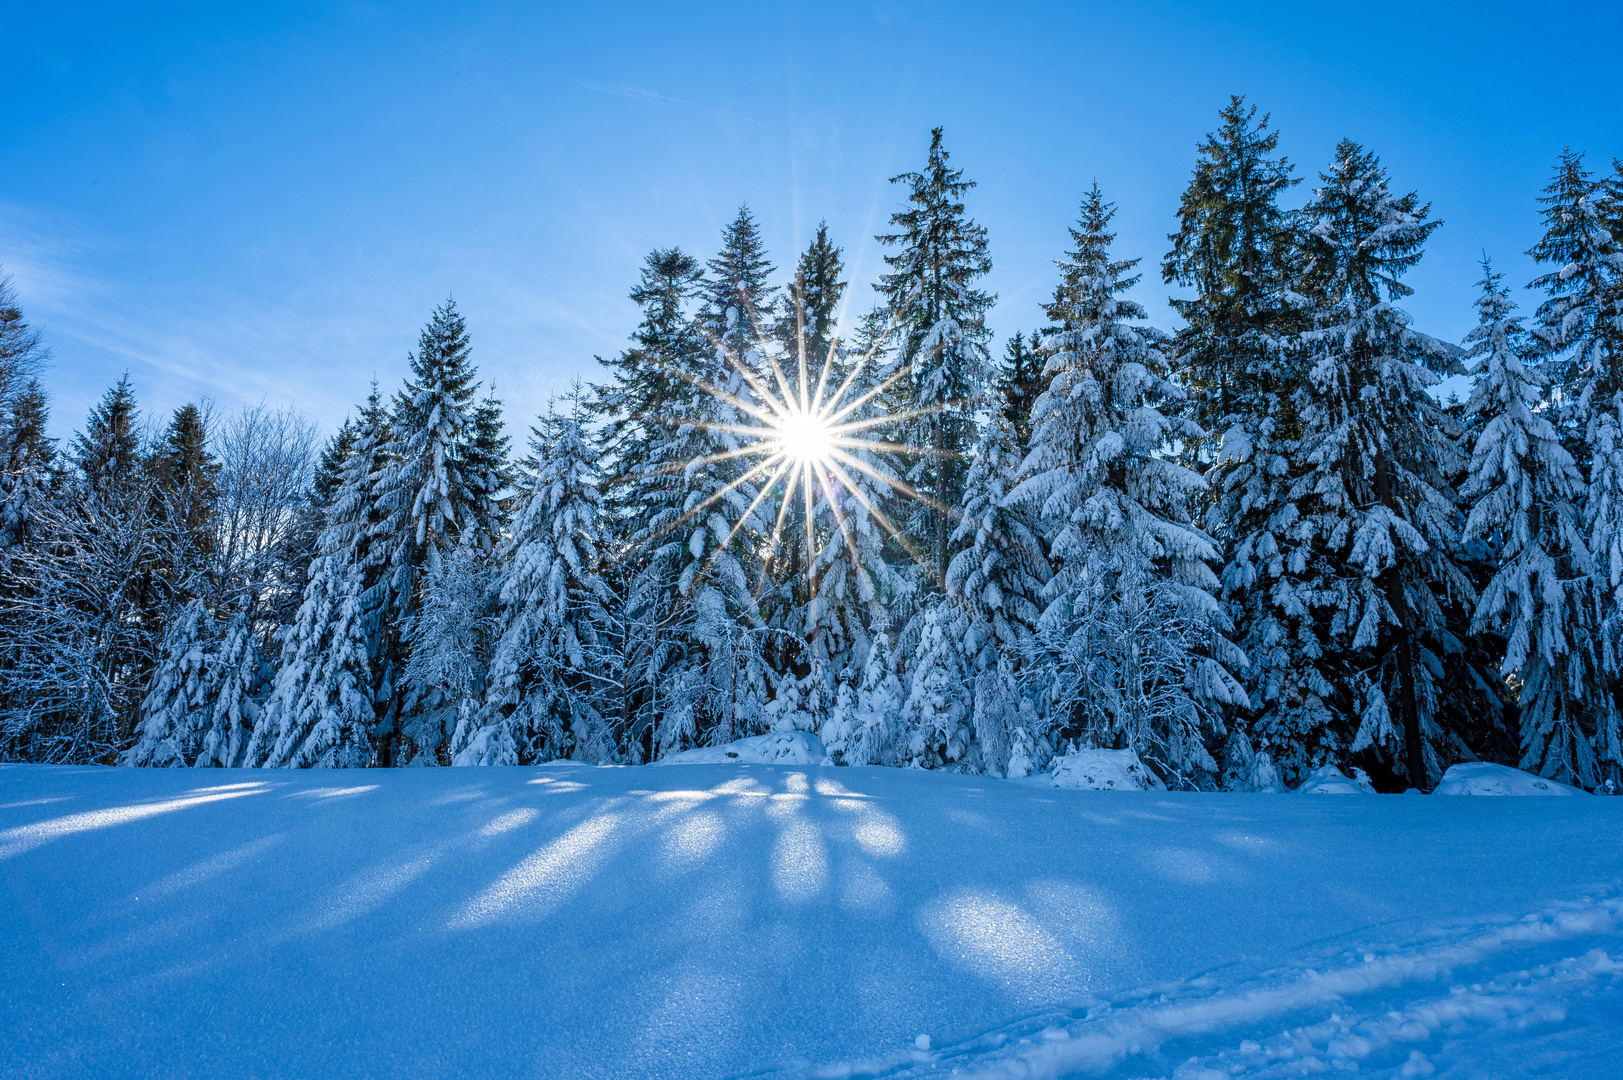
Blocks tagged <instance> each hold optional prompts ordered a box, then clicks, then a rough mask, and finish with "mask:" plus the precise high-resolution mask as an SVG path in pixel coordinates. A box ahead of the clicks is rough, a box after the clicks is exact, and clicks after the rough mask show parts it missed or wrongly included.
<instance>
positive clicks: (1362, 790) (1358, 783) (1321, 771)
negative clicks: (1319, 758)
mask: <svg viewBox="0 0 1623 1080" xmlns="http://www.w3.org/2000/svg"><path fill="white" fill-rule="evenodd" d="M1296 791H1297V793H1298V794H1300V795H1373V794H1375V785H1374V784H1372V783H1370V782H1369V776H1368V774H1366V773H1365V772H1364V770H1363V769H1354V770H1353V775H1352V776H1348V775H1347V774H1346V773H1344V772H1342V771H1341V770H1340V769H1338V768H1336V767H1335V766H1334V765H1320V766H1319V767H1318V768H1317V769H1314V770H1313V775H1312V776H1309V777H1308V778H1307V779H1306V780H1303V781H1302V786H1301V787H1299V788H1297V789H1296Z"/></svg>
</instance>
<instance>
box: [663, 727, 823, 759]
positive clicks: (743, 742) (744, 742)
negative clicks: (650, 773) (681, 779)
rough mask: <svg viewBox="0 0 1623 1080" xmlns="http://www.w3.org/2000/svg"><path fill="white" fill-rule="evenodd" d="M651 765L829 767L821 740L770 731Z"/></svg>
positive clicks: (803, 733) (800, 733)
mask: <svg viewBox="0 0 1623 1080" xmlns="http://www.w3.org/2000/svg"><path fill="white" fill-rule="evenodd" d="M654 764H655V765H832V764H834V762H833V760H832V759H831V758H830V757H829V756H828V750H827V748H825V747H824V746H823V740H822V739H819V738H818V737H817V736H816V735H813V734H812V733H811V732H809V731H774V732H771V733H769V734H766V735H754V736H751V737H750V738H748V739H739V740H738V741H737V742H730V743H728V744H727V745H725V746H702V747H699V748H698V749H696V750H684V751H682V752H681V753H680V754H672V755H670V756H669V757H664V758H660V759H659V760H658V761H656V762H654Z"/></svg>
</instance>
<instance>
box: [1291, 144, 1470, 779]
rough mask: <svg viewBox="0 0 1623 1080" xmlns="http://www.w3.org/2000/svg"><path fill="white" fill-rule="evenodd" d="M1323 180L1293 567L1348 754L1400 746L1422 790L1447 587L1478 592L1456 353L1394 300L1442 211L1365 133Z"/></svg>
mask: <svg viewBox="0 0 1623 1080" xmlns="http://www.w3.org/2000/svg"><path fill="white" fill-rule="evenodd" d="M1321 180H1322V186H1321V187H1320V188H1318V189H1317V190H1316V191H1315V192H1314V198H1313V201H1312V202H1311V203H1310V204H1309V206H1308V207H1307V209H1306V211H1305V213H1307V214H1308V215H1309V216H1310V218H1311V220H1312V227H1311V229H1309V230H1308V233H1307V239H1306V241H1305V249H1304V253H1303V269H1302V274H1301V278H1300V280H1299V283H1298V285H1297V289H1296V291H1297V292H1299V293H1301V294H1302V295H1303V296H1306V297H1308V298H1309V300H1310V305H1311V306H1310V308H1309V313H1310V315H1311V318H1312V320H1313V324H1314V325H1313V327H1312V329H1310V330H1308V331H1305V332H1304V333H1303V334H1302V336H1301V343H1302V344H1301V347H1302V348H1303V349H1304V350H1305V356H1304V360H1303V362H1304V364H1305V365H1306V367H1307V371H1308V377H1307V380H1306V382H1305V384H1304V385H1303V386H1302V387H1301V388H1300V389H1299V390H1298V391H1297V393H1296V395H1295V407H1296V411H1297V414H1298V416H1299V417H1300V418H1301V424H1302V436H1301V442H1300V447H1299V449H1298V451H1297V463H1298V464H1297V466H1296V468H1295V469H1293V470H1292V471H1293V472H1296V473H1298V475H1296V477H1295V478H1294V479H1293V480H1292V484H1291V488H1290V494H1289V500H1290V502H1291V503H1292V504H1294V506H1295V507H1296V511H1295V513H1296V514H1297V520H1295V521H1294V522H1293V523H1292V524H1291V525H1290V527H1289V531H1290V534H1291V536H1292V538H1293V540H1294V541H1295V542H1296V543H1295V546H1294V550H1293V551H1291V552H1290V555H1289V558H1290V560H1291V564H1292V566H1291V570H1292V574H1293V575H1301V578H1300V580H1301V581H1302V582H1303V587H1302V589H1301V590H1300V592H1299V595H1303V596H1304V599H1305V603H1306V604H1307V605H1308V606H1310V607H1313V608H1317V609H1318V611H1317V612H1316V613H1315V614H1314V617H1315V619H1316V621H1317V623H1318V633H1319V639H1320V656H1319V660H1318V663H1319V664H1320V665H1321V666H1320V672H1319V673H1320V675H1321V676H1322V677H1323V678H1324V679H1325V680H1326V682H1327V683H1328V684H1329V685H1328V687H1324V686H1322V685H1321V686H1320V687H1316V688H1315V689H1329V690H1330V692H1331V694H1332V695H1335V704H1334V705H1332V706H1331V708H1332V711H1336V710H1345V711H1344V712H1342V714H1341V715H1344V716H1348V717H1349V719H1350V718H1351V717H1352V716H1356V717H1357V718H1358V719H1357V732H1356V734H1355V735H1354V736H1353V737H1352V739H1351V742H1350V744H1347V745H1346V746H1345V751H1346V752H1351V753H1356V752H1358V751H1359V750H1362V749H1364V748H1365V747H1372V748H1375V749H1377V750H1387V751H1392V752H1394V754H1395V753H1396V752H1397V751H1398V750H1401V752H1402V758H1401V760H1399V761H1394V762H1393V765H1394V767H1395V768H1400V769H1402V771H1403V772H1404V773H1405V774H1406V777H1407V783H1408V784H1409V786H1411V787H1417V788H1422V789H1423V788H1425V787H1426V786H1427V784H1428V782H1429V781H1428V776H1429V775H1432V772H1433V770H1430V769H1429V768H1428V765H1427V757H1428V755H1429V754H1430V753H1431V750H1430V747H1429V745H1428V732H1429V734H1430V735H1431V736H1432V737H1438V738H1440V737H1441V733H1440V732H1438V731H1437V730H1436V729H1435V726H1434V722H1433V720H1432V719H1431V716H1432V714H1433V712H1434V711H1435V703H1436V699H1437V690H1438V688H1437V686H1436V685H1435V682H1434V681H1433V680H1434V675H1433V672H1434V671H1436V670H1438V669H1439V668H1440V667H1441V664H1440V661H1438V656H1439V655H1440V654H1441V652H1442V651H1443V648H1444V646H1442V645H1441V644H1439V641H1440V639H1441V637H1442V633H1443V630H1444V627H1443V609H1442V601H1441V600H1440V599H1439V594H1445V595H1446V594H1447V593H1448V592H1449V591H1450V590H1453V591H1456V592H1458V593H1460V594H1463V595H1466V596H1469V595H1470V594H1471V593H1472V589H1471V585H1470V582H1469V579H1468V578H1467V577H1466V575H1465V574H1464V573H1463V572H1462V571H1461V570H1460V568H1459V566H1458V565H1457V564H1456V562H1455V561H1454V557H1453V553H1454V550H1455V548H1456V547H1457V540H1458V522H1457V520H1456V510H1455V506H1454V502H1453V496H1452V493H1451V491H1450V490H1449V485H1448V480H1447V477H1448V476H1449V475H1451V474H1452V473H1454V472H1455V471H1457V468H1456V466H1457V462H1456V461H1455V460H1454V458H1455V455H1456V451H1455V450H1454V448H1453V446H1452V444H1451V443H1450V442H1449V441H1448V439H1447V438H1446V432H1447V431H1448V429H1449V423H1448V418H1447V416H1446V414H1444V412H1443V410H1442V407H1441V404H1440V403H1439V402H1437V401H1436V399H1435V398H1433V397H1432V396H1431V394H1430V393H1429V392H1428V388H1429V387H1431V386H1432V385H1434V384H1435V383H1436V382H1437V380H1438V376H1437V374H1436V370H1453V369H1455V368H1457V361H1455V359H1454V353H1453V351H1452V350H1451V348H1450V347H1446V346H1444V345H1443V344H1442V343H1440V342H1437V341H1436V340H1434V339H1432V338H1429V337H1427V336H1425V335H1423V334H1420V333H1418V332H1416V331H1414V330H1412V329H1410V320H1409V317H1408V316H1407V315H1406V314H1405V313H1404V312H1403V311H1402V310H1400V309H1399V308H1398V307H1397V306H1396V302H1397V301H1398V300H1400V299H1402V298H1403V297H1405V296H1407V295H1409V294H1410V293H1411V292H1412V291H1413V290H1411V289H1410V288H1409V287H1408V286H1407V285H1404V284H1403V283H1402V282H1401V281H1400V280H1399V278H1400V277H1401V276H1402V275H1403V274H1404V272H1405V271H1407V270H1408V269H1409V268H1410V267H1412V266H1414V264H1415V263H1417V262H1418V261H1419V260H1420V257H1421V254H1422V251H1423V249H1424V245H1425V241H1426V238H1427V237H1428V236H1430V235H1431V233H1432V232H1433V231H1434V230H1435V229H1436V228H1437V227H1438V225H1439V224H1441V223H1440V222H1437V221H1429V220H1427V215H1428V213H1429V210H1430V208H1429V207H1428V206H1423V205H1421V204H1420V202H1419V199H1418V198H1417V197H1416V196H1415V195H1414V194H1413V193H1411V194H1407V195H1402V196H1398V195H1393V194H1392V193H1391V192H1390V191H1389V190H1388V188H1387V181H1386V173H1385V170H1384V169H1382V168H1381V166H1380V163H1379V161H1378V160H1377V159H1376V158H1375V155H1374V154H1372V153H1368V152H1366V151H1365V150H1364V149H1363V148H1362V147H1360V146H1359V145H1357V144H1356V143H1353V142H1350V141H1346V140H1344V141H1342V142H1341V143H1340V144H1339V145H1338V146H1337V148H1336V153H1335V158H1334V160H1333V161H1332V163H1331V166H1330V170H1329V171H1328V172H1326V173H1323V174H1321ZM1394 703H1395V704H1396V705H1397V708H1396V709H1394V708H1393V707H1392V706H1393V704H1394ZM1423 710H1424V715H1423ZM1394 712H1396V713H1397V714H1398V719H1397V720H1396V721H1395V720H1394V717H1393V713H1394ZM1331 734H1332V739H1333V738H1335V735H1334V730H1333V729H1332V733H1331ZM1325 749H1326V752H1331V753H1333V752H1334V744H1333V743H1332V745H1331V746H1327V747H1326V748H1325ZM1282 764H1283V762H1282ZM1292 764H1293V766H1294V768H1295V769H1296V770H1297V771H1299V770H1300V769H1301V768H1302V766H1303V764H1304V763H1302V762H1299V761H1298V762H1293V763H1292Z"/></svg>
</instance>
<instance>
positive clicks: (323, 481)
mask: <svg viewBox="0 0 1623 1080" xmlns="http://www.w3.org/2000/svg"><path fill="white" fill-rule="evenodd" d="M374 392H376V388H375V387H374ZM359 430H360V427H359V425H358V424H357V423H356V422H355V420H354V419H353V418H352V417H348V416H346V417H344V422H343V424H342V425H340V426H339V428H338V430H337V431H336V432H334V433H333V437H332V438H330V439H328V440H327V445H326V446H324V447H322V449H321V457H320V458H319V459H317V461H316V472H315V477H314V479H312V480H311V482H310V498H311V501H312V502H313V503H315V505H317V506H319V507H323V508H325V507H327V506H329V505H330V504H331V503H332V501H333V499H334V498H335V497H337V495H338V485H339V484H340V483H342V482H343V478H344V462H345V461H347V460H349V455H350V453H351V451H353V450H354V449H355V440H356V438H357V437H358V433H359Z"/></svg>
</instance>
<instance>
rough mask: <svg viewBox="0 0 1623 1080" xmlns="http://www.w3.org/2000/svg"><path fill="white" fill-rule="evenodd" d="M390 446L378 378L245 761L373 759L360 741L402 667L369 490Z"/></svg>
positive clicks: (353, 762)
mask: <svg viewBox="0 0 1623 1080" xmlns="http://www.w3.org/2000/svg"><path fill="white" fill-rule="evenodd" d="M389 443H390V427H389V416H388V412H387V409H386V408H385V406H384V404H383V400H382V397H381V395H380V394H379V393H378V388H377V384H376V383H374V384H373V386H372V392H371V394H370V396H369V397H368V398H367V402H366V405H365V407H364V408H363V409H362V410H361V411H360V414H359V417H358V418H357V420H356V421H355V424H354V428H353V432H352V436H351V445H350V447H349V450H348V453H347V454H346V455H345V456H344V457H343V458H342V459H341V464H340V467H339V474H338V481H337V487H336V490H335V491H334V493H333V497H332V503H331V505H330V507H329V508H328V509H327V512H326V526H325V528H323V529H322V531H321V535H320V537H319V539H318V554H317V556H316V558H315V559H314V560H313V561H312V562H311V565H310V570H309V573H308V575H307V580H306V583H305V588H304V596H303V600H302V601H301V603H300V605H299V608H298V611H297V613H296V614H295V616H294V619H293V622H292V624H291V625H290V626H288V627H287V628H286V630H285V631H284V632H283V635H282V656H281V662H280V664H279V666H278V669H277V673H276V679H275V684H274V686H273V688H272V690H271V693H270V697H269V700H268V702H267V703H266V706H265V709H264V711H263V714H262V716H261V719H260V721H259V723H257V724H256V726H255V727H254V731H253V737H252V740H251V741H250V743H249V745H248V747H247V750H246V760H247V763H248V764H250V765H276V766H286V765H302V766H309V765H313V764H317V763H322V762H326V763H329V764H337V765H345V766H359V765H365V764H367V763H368V762H369V761H370V760H371V759H372V756H373V754H372V748H371V746H370V745H368V744H367V742H366V740H368V739H369V738H370V737H372V736H373V734H374V732H375V730H376V726H377V722H378V721H379V718H380V717H382V718H383V719H384V720H389V719H390V714H389V708H388V706H389V702H390V701H391V700H392V698H393V696H394V689H393V683H394V681H395V680H396V678H397V674H398V673H397V672H396V671H394V670H393V669H392V668H391V667H390V666H389V657H388V655H387V654H386V652H385V641H386V635H387V634H388V633H389V632H390V631H391V629H392V623H391V620H390V618H389V611H388V610H387V607H386V605H387V601H388V599H389V596H388V592H387V590H386V589H381V588H379V587H378V585H379V583H380V582H382V581H383V580H384V574H385V573H386V572H387V570H388V565H387V563H386V562H385V561H384V560H383V559H381V558H378V557H376V556H375V554H374V544H373V538H374V531H375V530H376V528H377V526H378V525H379V523H380V522H381V521H382V520H383V513H384V511H383V509H382V508H381V507H379V506H378V504H377V501H376V500H375V499H374V498H373V495H372V492H373V489H374V486H375V484H376V481H377V477H378V474H379V472H380V471H381V469H382V468H383V466H384V465H385V464H386V463H387V462H388V460H389V458H388V449H387V448H388V445H389ZM357 739H359V740H361V741H359V742H357ZM379 742H380V743H382V744H383V745H382V746H381V747H380V749H386V748H387V743H386V742H384V740H383V739H381V738H380V739H379Z"/></svg>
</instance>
